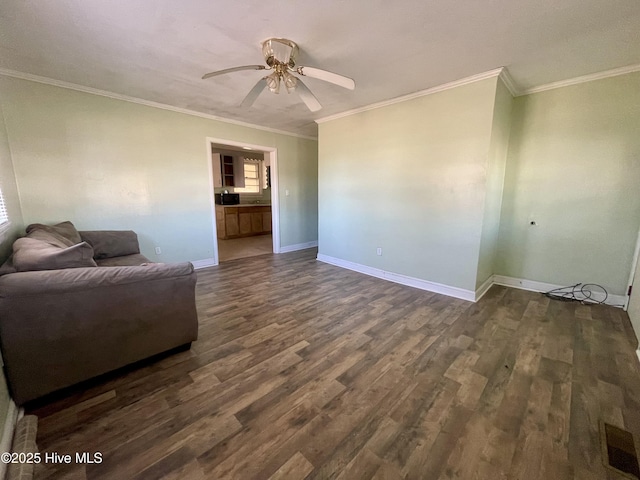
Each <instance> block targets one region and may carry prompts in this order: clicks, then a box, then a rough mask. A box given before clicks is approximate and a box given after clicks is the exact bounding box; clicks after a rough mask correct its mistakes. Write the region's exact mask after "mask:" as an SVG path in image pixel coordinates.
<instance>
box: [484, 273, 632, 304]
mask: <svg viewBox="0 0 640 480" xmlns="http://www.w3.org/2000/svg"><path fill="white" fill-rule="evenodd" d="M493 284H494V285H502V286H505V287H513V288H519V289H520V290H529V291H531V292H542V293H544V292H548V291H549V290H554V289H556V288H563V287H566V285H555V284H553V283H545V282H536V281H535V280H526V279H524V278H514V277H507V276H504V275H494V276H493ZM593 299H594V300H595V301H597V302H601V301H602V300H604V293H602V292H598V291H596V290H594V291H593ZM625 302H626V296H625V295H612V294H609V295H608V296H607V299H606V300H605V302H604V303H605V304H606V305H611V306H613V307H620V308H623V306H624V304H625Z"/></svg>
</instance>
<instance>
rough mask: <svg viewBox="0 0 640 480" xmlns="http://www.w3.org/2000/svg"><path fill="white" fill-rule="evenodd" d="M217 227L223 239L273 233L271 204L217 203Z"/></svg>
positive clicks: (219, 235)
mask: <svg viewBox="0 0 640 480" xmlns="http://www.w3.org/2000/svg"><path fill="white" fill-rule="evenodd" d="M216 228H217V230H218V238H220V239H223V240H227V239H230V238H240V237H251V236H253V235H264V234H267V233H271V206H270V205H234V206H226V205H216Z"/></svg>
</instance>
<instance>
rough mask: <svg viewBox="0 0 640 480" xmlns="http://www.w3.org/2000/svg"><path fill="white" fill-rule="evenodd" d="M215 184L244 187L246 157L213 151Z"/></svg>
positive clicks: (218, 185) (216, 185)
mask: <svg viewBox="0 0 640 480" xmlns="http://www.w3.org/2000/svg"><path fill="white" fill-rule="evenodd" d="M212 161H213V164H212V170H213V186H214V187H239V188H244V157H242V156H240V155H228V154H220V153H216V152H213V155H212Z"/></svg>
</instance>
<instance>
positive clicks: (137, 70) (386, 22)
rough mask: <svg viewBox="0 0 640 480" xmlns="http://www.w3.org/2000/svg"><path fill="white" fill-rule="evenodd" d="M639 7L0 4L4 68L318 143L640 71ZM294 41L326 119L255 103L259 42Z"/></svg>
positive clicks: (553, 0)
mask: <svg viewBox="0 0 640 480" xmlns="http://www.w3.org/2000/svg"><path fill="white" fill-rule="evenodd" d="M639 32H640V2H639V1H638V0H608V1H603V0H483V1H478V0H460V1H446V0H440V1H435V0H418V1H413V0H412V1H406V0H404V1H403V0H399V1H396V2H388V1H380V0H321V1H318V0H314V1H310V0H297V1H294V0H287V1H283V0H270V1H265V0H259V1H258V0H242V1H238V0H235V1H233V0H183V1H181V2H178V1H175V0H154V1H149V0H90V1H88V0H38V1H36V0H2V2H1V3H0V68H2V69H6V70H13V71H19V72H23V73H27V74H33V75H39V76H44V77H48V78H51V79H55V80H59V81H64V82H70V83H73V84H78V85H82V86H86V87H92V88H96V89H100V90H105V91H108V92H113V93H116V94H120V95H126V96H130V97H136V98H139V99H143V100H146V101H152V102H158V103H162V104H167V105H171V106H174V107H179V108H185V109H189V110H194V111H197V112H202V113H206V114H211V115H216V116H221V117H225V118H229V119H233V120H238V121H243V122H248V123H252V124H257V125H262V126H265V127H270V128H275V129H280V130H286V131H290V132H294V133H298V134H303V135H311V136H315V134H316V131H317V130H316V125H315V123H314V119H317V118H321V117H325V116H328V115H332V114H335V113H339V112H342V111H346V110H350V109H353V108H357V107H361V106H365V105H369V104H372V103H375V102H379V101H383V100H387V99H391V98H394V97H398V96H401V95H405V94H409V93H412V92H416V91H419V90H424V89H427V88H430V87H434V86H437V85H441V84H444V83H448V82H451V81H454V80H458V79H461V78H465V77H469V76H472V75H475V74H478V73H481V72H486V71H488V70H493V69H495V68H497V67H501V66H505V67H507V68H508V71H509V73H510V74H511V77H512V78H513V80H514V81H515V83H516V85H517V87H518V88H519V89H521V90H526V89H530V88H532V87H536V86H540V85H544V84H548V83H551V82H556V81H561V80H566V79H570V78H574V77H578V76H582V75H587V74H591V73H595V72H601V71H605V70H609V69H614V68H618V67H624V66H629V65H636V64H640V33H639ZM269 37H285V38H290V39H291V40H294V41H295V42H297V43H298V45H299V46H300V56H299V61H298V64H299V65H308V66H314V67H319V68H323V69H326V70H330V71H334V72H336V73H340V74H343V75H347V76H349V77H352V78H354V79H355V81H356V90H355V91H353V92H352V91H349V90H345V89H342V88H340V87H337V86H333V85H331V84H326V83H324V82H322V81H320V80H315V79H307V80H305V82H306V83H307V85H308V86H309V87H310V88H311V90H312V91H313V92H314V93H315V94H316V96H317V97H318V99H319V100H320V102H321V103H322V104H323V106H324V108H323V109H322V110H320V111H319V112H316V113H311V112H309V111H308V110H307V108H306V107H305V106H304V104H303V103H302V102H301V101H300V99H299V98H298V97H297V95H296V94H291V95H288V94H287V93H286V92H281V93H280V94H279V95H274V94H272V93H270V92H268V91H265V92H263V94H262V95H261V96H260V98H259V99H258V100H257V101H256V103H255V104H254V106H253V107H252V108H250V109H241V108H240V107H239V106H238V105H239V104H240V102H241V101H242V99H243V98H244V95H245V94H246V93H247V92H248V91H249V89H250V88H251V87H252V86H253V85H254V84H255V82H256V81H257V80H258V79H259V78H261V77H262V76H263V75H264V73H263V72H258V71H244V72H237V73H232V74H229V75H225V76H221V77H216V78H211V79H209V80H201V77H202V75H203V74H204V73H206V72H210V71H213V70H218V69H223V68H228V67H233V66H237V65H245V64H254V63H256V64H259V63H263V58H262V55H261V52H260V42H261V41H262V40H264V39H266V38H269Z"/></svg>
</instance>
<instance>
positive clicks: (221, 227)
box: [216, 205, 227, 238]
mask: <svg viewBox="0 0 640 480" xmlns="http://www.w3.org/2000/svg"><path fill="white" fill-rule="evenodd" d="M224 223H225V222H224V208H222V207H219V206H218V205H216V230H217V235H218V238H225V237H226V236H227V233H226V231H225V227H226V225H225V224H224Z"/></svg>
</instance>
